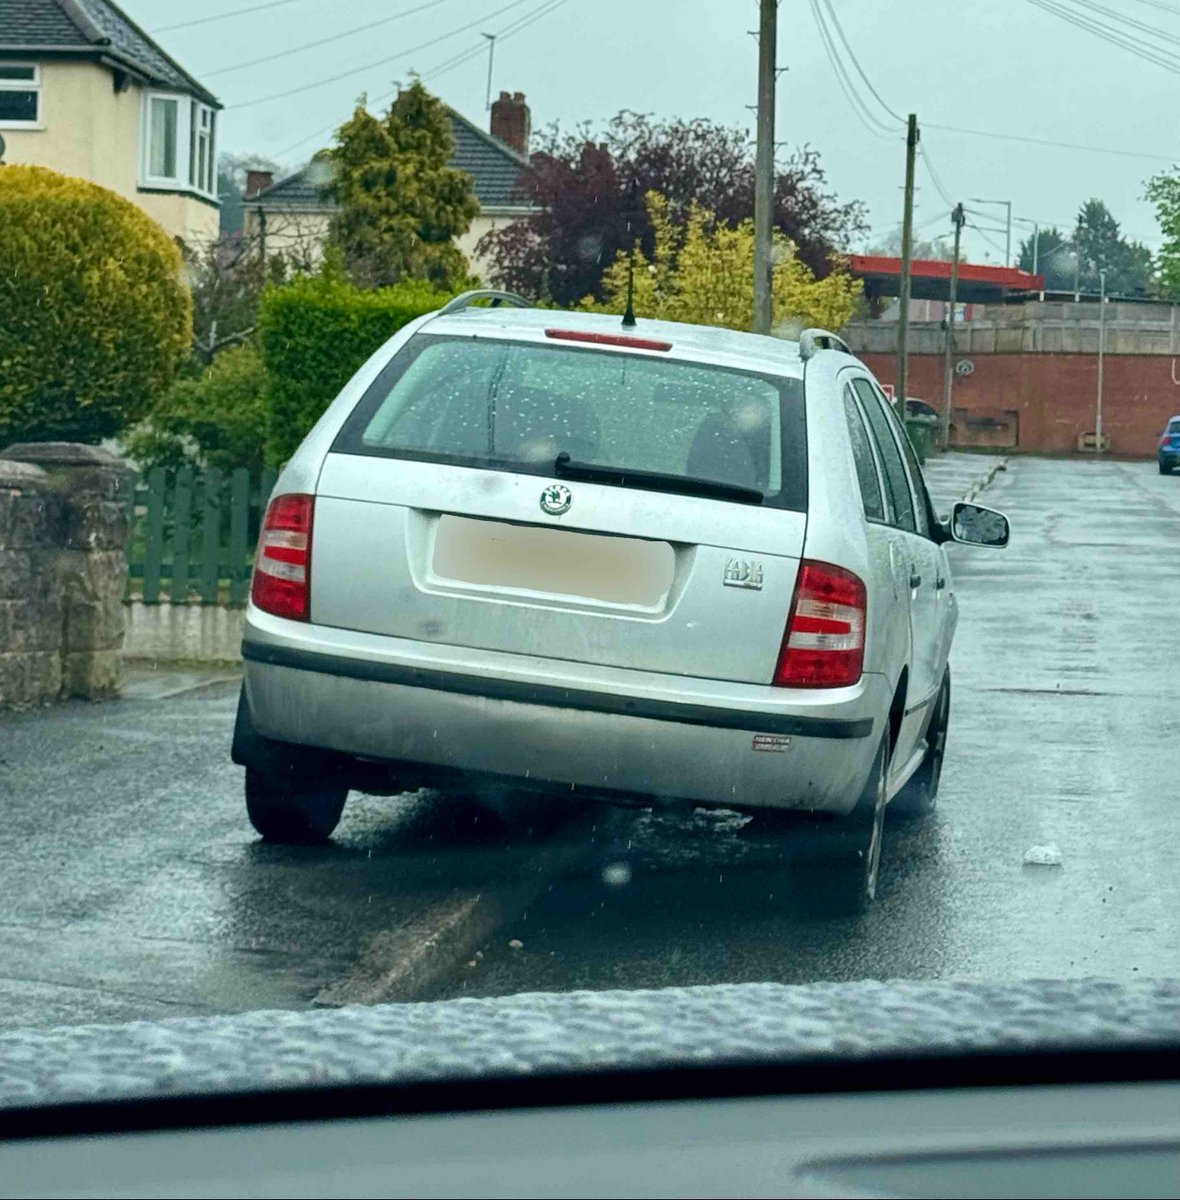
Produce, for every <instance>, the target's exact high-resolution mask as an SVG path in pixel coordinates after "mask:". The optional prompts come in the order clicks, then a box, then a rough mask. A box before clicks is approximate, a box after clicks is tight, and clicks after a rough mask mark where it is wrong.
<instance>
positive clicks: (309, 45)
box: [203, 0, 449, 78]
mask: <svg viewBox="0 0 1180 1200" xmlns="http://www.w3.org/2000/svg"><path fill="white" fill-rule="evenodd" d="M448 2H449V0H429V3H427V4H419V5H418V6H417V7H416V8H407V9H403V10H402V11H401V12H397V13H393V14H392V15H391V16H388V17H382V18H380V20H377V21H370V22H369V23H368V24H367V25H357V26H355V27H354V28H352V29H345V30H344V31H343V32H341V33H334V34H332V36H331V37H324V38H316V39H315V40H314V41H311V42H304V43H303V44H302V45H301V46H291V47H289V48H288V49H286V50H278V51H276V52H275V53H274V54H266V55H263V57H262V58H251V59H249V60H248V61H246V62H240V63H234V64H233V65H232V66H229V67H218V68H217V70H216V71H205V72H203V77H204V78H208V77H210V76H213V75H228V74H229V72H230V71H244V70H245V69H246V68H247V67H257V66H260V65H261V64H262V63H268V62H274V61H275V59H277V58H286V57H287V56H288V55H291V54H299V53H300V52H301V51H303V50H313V49H315V50H318V49H319V48H320V47H321V46H326V45H328V43H329V42H339V41H341V40H342V39H343V38H348V37H352V35H353V34H354V33H364V32H365V31H366V30H368V29H376V28H377V26H379V25H389V24H390V23H391V22H393V21H400V20H401V19H402V18H403V17H412V16H413V15H414V14H415V13H420V12H425V11H426V9H428V8H437V7H438V6H439V5H440V4H447V3H448Z"/></svg>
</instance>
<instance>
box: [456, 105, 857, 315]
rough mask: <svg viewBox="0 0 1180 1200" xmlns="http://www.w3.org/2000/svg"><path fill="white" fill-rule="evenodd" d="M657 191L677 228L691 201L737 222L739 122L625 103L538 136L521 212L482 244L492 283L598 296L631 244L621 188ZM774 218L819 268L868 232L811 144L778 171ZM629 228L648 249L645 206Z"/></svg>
mask: <svg viewBox="0 0 1180 1200" xmlns="http://www.w3.org/2000/svg"><path fill="white" fill-rule="evenodd" d="M632 186H635V187H637V188H638V189H639V191H640V193H641V194H646V193H648V192H657V193H659V194H660V195H661V196H663V197H665V199H666V202H667V214H668V219H669V220H670V221H671V222H672V223H673V224H674V225H678V226H681V227H683V226H684V225H685V224H686V223H687V220H688V216H689V213H690V212H691V211H692V210H693V208H694V207H698V208H702V209H705V210H706V211H708V212H710V213H712V214H714V216H715V218H716V220H718V221H719V222H721V223H722V224H724V225H726V226H728V227H729V228H736V227H737V226H738V225H739V224H740V223H741V222H742V221H744V220H747V219H749V218H750V217H752V215H753V212H754V159H753V154H752V150H751V146H750V141H749V136H748V134H747V132H746V131H745V130H743V129H736V128H729V127H726V126H724V125H719V124H717V123H716V122H713V121H709V120H705V119H697V120H691V121H681V120H675V121H656V120H653V119H652V118H651V117H650V116H647V115H644V114H641V113H634V112H628V111H623V112H621V113H619V115H618V116H616V117H615V118H614V119H613V120H612V121H610V123H609V124H608V125H607V127H606V128H605V129H604V130H601V131H597V132H596V131H593V130H592V128H591V127H590V126H589V125H581V126H578V127H577V128H576V129H575V130H574V131H572V132H568V131H563V130H562V129H561V128H560V127H559V126H557V125H553V126H551V127H550V128H549V130H548V131H547V133H546V134H545V135H543V137H542V139H541V143H540V147H539V149H538V151H537V152H536V153H534V154H533V156H532V160H531V164H530V166H529V167H528V168H527V169H526V170H525V171H523V172H522V174H521V176H520V179H519V181H518V183H517V187H518V190H519V192H520V196H521V199H522V201H524V202H528V203H531V204H533V205H535V206H536V211H535V212H533V213H532V214H531V215H530V216H528V217H527V218H524V219H522V220H520V221H515V222H513V223H512V224H510V225H507V226H504V227H503V228H501V229H498V230H495V231H493V232H492V233H489V234H487V235H485V237H484V238H483V239H482V240H481V241H480V244H479V252H480V254H481V255H486V256H487V257H488V259H489V262H490V265H491V274H492V276H493V278H495V279H496V280H497V281H498V282H499V283H501V284H502V285H503V286H505V287H509V288H511V289H512V290H514V291H519V292H522V293H524V294H525V295H528V296H533V297H539V298H545V299H548V300H551V301H552V302H554V303H556V304H559V305H563V306H565V305H570V304H576V303H578V302H579V301H580V300H581V299H582V297H584V296H587V295H590V296H594V297H596V298H597V299H602V298H603V297H604V295H605V292H604V290H603V289H604V282H603V276H604V273H605V272H606V270H607V268H608V267H609V266H610V264H611V263H612V262H614V260H615V257H616V256H617V254H618V253H619V252H620V251H621V250H624V249H627V248H628V247H629V245H630V235H629V234H628V232H627V216H628V212H627V210H628V193H629V190H630V188H631V187H632ZM774 223H775V227H776V228H777V229H778V230H779V232H780V233H782V234H783V235H785V236H786V237H787V238H789V239H790V240H791V241H792V242H793V243H794V245H795V246H796V247H797V251H796V252H797V254H798V257H799V258H800V260H801V261H802V262H803V263H805V264H806V265H807V266H808V267H809V268H810V269H811V270H812V271H813V272H814V273H815V274H816V275H817V276H823V275H825V274H826V273H827V272H828V271H830V270H831V269H832V267H833V265H834V262H835V260H836V251H837V248H838V247H841V246H844V245H847V244H848V243H849V242H850V241H851V240H852V239H853V238H854V237H856V236H857V235H858V234H860V233H862V232H863V231H864V225H865V222H864V208H863V206H862V205H861V204H860V203H859V202H853V203H850V204H840V203H839V202H838V201H837V200H836V199H835V197H834V196H833V195H832V194H831V192H830V191H829V190H828V186H827V180H826V177H825V175H824V172H823V169H822V168H821V166H820V163H819V156H818V155H817V154H816V152H815V151H814V150H811V149H809V148H804V149H802V150H798V151H796V152H795V153H794V154H793V155H792V156H791V158H790V159H789V160H788V161H787V163H786V164H785V165H784V166H783V167H782V168H781V169H780V170H779V172H778V174H777V176H776V180H775V196H774ZM637 233H638V236H639V240H640V245H641V247H642V249H643V251H644V253H645V254H646V255H647V256H649V257H650V256H651V255H652V254H653V252H654V239H655V230H654V229H653V227H652V226H651V224H650V222H649V220H648V216H647V213H646V211H644V212H641V213H640V214H639V216H638V223H637Z"/></svg>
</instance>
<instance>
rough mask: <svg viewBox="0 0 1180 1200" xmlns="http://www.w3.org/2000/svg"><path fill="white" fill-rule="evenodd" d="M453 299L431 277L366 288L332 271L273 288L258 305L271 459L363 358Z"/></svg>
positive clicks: (290, 447)
mask: <svg viewBox="0 0 1180 1200" xmlns="http://www.w3.org/2000/svg"><path fill="white" fill-rule="evenodd" d="M448 299H449V296H448V295H447V294H445V293H442V292H437V291H435V290H434V289H433V288H431V287H430V286H429V285H428V284H425V283H419V282H413V283H401V284H397V285H396V286H394V287H389V288H382V289H380V290H378V291H361V290H359V289H358V288H355V287H353V286H352V285H351V284H350V283H347V282H345V281H343V280H341V279H339V278H336V277H333V276H332V275H330V274H329V275H317V276H308V277H304V278H301V279H296V280H294V281H293V282H291V283H287V284H283V285H282V286H280V287H274V288H270V289H268V290H267V291H266V292H265V293H264V295H263V297H262V304H261V307H260V309H259V313H258V334H259V338H260V340H261V343H262V354H263V358H264V360H265V363H266V372H267V376H268V378H269V400H270V404H269V408H270V413H269V424H268V430H267V443H266V457H267V460H268V461H269V462H271V463H275V464H277V463H281V462H284V461H285V460H286V459H288V458H290V457H291V455H292V454H293V453H294V451H295V448H296V447H297V446H298V445H299V443H300V442H301V441H302V440H303V438H304V437H305V436H306V434H307V432H308V430H309V429H311V427H312V425H314V424H315V422H316V421H317V419H318V418H319V416H320V414H321V413H322V412H323V411H324V409H325V408H326V407H327V406H328V404H329V403H330V402H331V401H332V400H333V399H334V398H335V396H336V393H337V392H339V391H340V389H341V388H342V387H343V386H344V385H345V384H346V383H347V382H348V380H349V379H350V378H351V377H352V375H353V374H354V372H355V371H356V369H357V368H358V367H359V366H360V365H361V364H362V363H363V362H364V361H365V359H367V358H368V357H369V355H370V354H372V353H373V351H374V350H376V349H377V348H378V347H379V346H380V345H381V344H382V342H384V341H386V340H387V339H388V338H390V337H391V336H392V335H393V334H395V333H396V332H397V331H398V330H399V329H400V328H401V327H402V326H403V325H406V324H408V323H409V322H410V321H412V320H414V318H415V317H420V316H422V314H423V313H428V312H432V311H433V310H435V309H437V308H441V307H442V306H443V305H444V304H445V303H446V302H447V300H448Z"/></svg>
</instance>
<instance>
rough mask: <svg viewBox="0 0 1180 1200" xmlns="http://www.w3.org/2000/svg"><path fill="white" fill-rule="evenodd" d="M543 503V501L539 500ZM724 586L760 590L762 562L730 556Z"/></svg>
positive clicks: (726, 566)
mask: <svg viewBox="0 0 1180 1200" xmlns="http://www.w3.org/2000/svg"><path fill="white" fill-rule="evenodd" d="M541 503H542V504H544V501H542V502H541ZM724 583H725V586H726V587H740V588H750V589H751V591H755V592H760V591H762V564H761V563H760V562H758V561H757V559H755V560H754V561H753V562H747V561H746V560H745V559H744V558H731V559H730V560H729V561H728V562H727V563H726V564H725V579H724Z"/></svg>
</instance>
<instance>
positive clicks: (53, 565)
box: [0, 442, 134, 708]
mask: <svg viewBox="0 0 1180 1200" xmlns="http://www.w3.org/2000/svg"><path fill="white" fill-rule="evenodd" d="M133 484H134V474H133V472H132V471H131V469H130V468H129V467H128V466H127V465H126V464H125V463H124V462H123V461H122V460H121V459H120V458H118V457H117V456H116V455H114V454H111V453H109V452H108V451H106V450H101V449H99V448H98V447H96V446H83V445H76V444H73V443H70V442H44V443H26V444H17V445H13V446H9V447H8V448H7V449H6V450H5V451H4V452H3V453H2V454H0V708H11V707H20V706H23V705H28V704H41V703H46V702H48V701H52V700H58V699H62V698H64V697H68V696H78V697H82V698H85V699H98V698H100V697H102V696H107V695H110V694H112V693H113V692H115V691H117V690H118V685H119V667H120V658H121V651H122V645H123V633H124V627H125V616H124V608H123V593H124V591H125V589H126V586H127V555H126V542H127V522H128V504H129V500H130V495H131V490H130V489H131V487H132V486H133Z"/></svg>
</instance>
